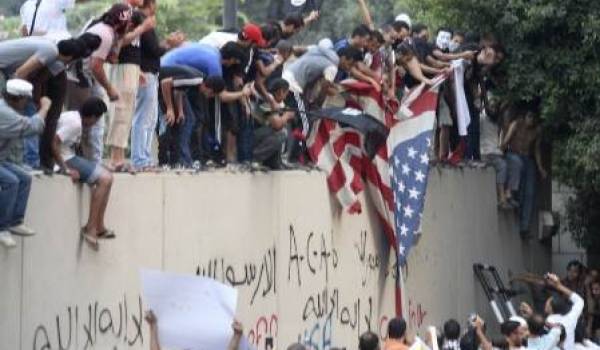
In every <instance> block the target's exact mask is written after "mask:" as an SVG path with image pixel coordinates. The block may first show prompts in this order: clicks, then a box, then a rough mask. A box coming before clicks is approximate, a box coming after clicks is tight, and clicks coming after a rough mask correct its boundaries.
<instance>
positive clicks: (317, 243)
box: [288, 225, 339, 286]
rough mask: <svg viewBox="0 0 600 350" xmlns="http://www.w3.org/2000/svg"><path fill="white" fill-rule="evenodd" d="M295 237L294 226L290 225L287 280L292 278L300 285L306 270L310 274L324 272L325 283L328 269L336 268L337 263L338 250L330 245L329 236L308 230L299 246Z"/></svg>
mask: <svg viewBox="0 0 600 350" xmlns="http://www.w3.org/2000/svg"><path fill="white" fill-rule="evenodd" d="M297 237H298V236H297V235H296V232H295V230H294V226H292V225H290V229H289V243H290V245H289V247H290V250H289V259H288V281H289V282H291V281H292V278H293V279H294V280H295V281H296V282H297V283H298V286H301V285H302V276H303V274H304V273H306V272H305V270H308V273H309V274H311V275H316V274H317V273H320V272H324V273H325V281H324V282H325V283H327V282H328V281H329V272H330V269H331V270H333V269H335V268H337V266H338V263H339V256H338V252H337V250H336V249H335V248H333V247H332V243H331V237H329V238H330V239H329V240H327V239H326V235H325V234H324V233H321V234H320V235H317V234H315V233H314V232H310V233H309V234H308V235H307V236H306V240H305V242H304V245H303V246H300V247H299V246H298V239H297ZM292 271H293V274H292Z"/></svg>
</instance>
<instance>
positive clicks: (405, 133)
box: [387, 84, 439, 266]
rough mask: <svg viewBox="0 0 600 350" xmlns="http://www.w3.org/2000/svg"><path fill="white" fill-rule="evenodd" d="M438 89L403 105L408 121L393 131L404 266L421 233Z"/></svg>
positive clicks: (391, 142) (412, 96) (410, 97)
mask: <svg viewBox="0 0 600 350" xmlns="http://www.w3.org/2000/svg"><path fill="white" fill-rule="evenodd" d="M438 86H439V84H436V85H434V87H433V88H431V89H427V90H426V89H425V88H424V86H420V87H418V88H417V89H415V90H414V91H412V92H411V93H410V94H408V96H407V97H406V98H405V100H404V101H403V103H402V107H401V111H402V113H403V114H404V119H402V120H401V121H400V122H398V123H396V125H394V127H392V129H391V132H390V137H389V138H388V142H387V146H388V152H389V154H390V155H391V157H390V160H389V165H390V172H391V177H392V188H393V191H394V214H395V221H394V227H395V231H396V237H397V244H398V247H397V253H398V263H399V264H400V265H401V266H403V265H405V264H406V259H407V257H408V253H409V251H410V249H411V247H412V246H413V245H414V242H415V238H416V236H417V235H419V234H420V233H421V218H422V215H423V207H424V205H425V194H426V192H427V174H428V173H429V152H430V150H431V144H432V142H433V138H434V136H435V135H434V125H435V117H436V109H437V102H438Z"/></svg>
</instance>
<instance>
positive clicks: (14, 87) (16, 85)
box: [6, 79, 33, 97]
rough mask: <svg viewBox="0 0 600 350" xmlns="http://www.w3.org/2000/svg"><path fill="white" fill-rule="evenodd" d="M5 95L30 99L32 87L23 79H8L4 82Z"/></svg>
mask: <svg viewBox="0 0 600 350" xmlns="http://www.w3.org/2000/svg"><path fill="white" fill-rule="evenodd" d="M6 93H8V94H9V95H12V96H23V97H31V96H32V94H33V85H31V83H30V82H28V81H26V80H23V79H10V80H8V81H7V82H6Z"/></svg>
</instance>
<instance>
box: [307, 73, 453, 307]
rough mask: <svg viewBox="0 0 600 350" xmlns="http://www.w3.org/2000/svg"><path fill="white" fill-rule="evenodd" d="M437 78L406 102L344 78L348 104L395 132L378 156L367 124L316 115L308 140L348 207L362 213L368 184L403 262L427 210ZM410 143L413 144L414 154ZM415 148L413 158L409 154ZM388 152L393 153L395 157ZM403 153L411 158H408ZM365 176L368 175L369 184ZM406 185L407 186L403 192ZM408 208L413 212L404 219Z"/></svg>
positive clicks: (314, 156) (399, 304)
mask: <svg viewBox="0 0 600 350" xmlns="http://www.w3.org/2000/svg"><path fill="white" fill-rule="evenodd" d="M437 81H438V83H437V84H436V85H434V87H432V88H430V89H425V88H424V86H419V87H417V88H415V89H414V90H412V91H411V92H410V93H409V94H408V95H407V96H406V97H405V98H404V99H403V101H402V104H401V105H398V103H397V101H395V100H386V99H385V98H384V97H383V96H382V94H381V93H378V92H376V91H375V90H374V89H372V88H371V87H370V85H368V84H366V83H362V82H357V81H346V82H344V83H343V85H344V86H345V88H346V90H347V91H346V93H348V95H347V97H346V106H347V107H349V108H355V109H359V110H361V111H363V113H365V114H366V115H369V116H371V117H373V118H374V119H376V120H378V121H379V122H380V123H381V124H383V125H385V127H386V128H387V130H389V132H390V134H389V137H388V139H387V147H380V148H379V149H378V150H377V152H376V153H375V155H374V156H370V155H369V154H368V153H367V152H366V151H365V148H364V145H365V135H364V133H363V132H362V130H359V129H356V128H353V127H351V126H348V125H347V124H340V123H338V122H337V121H336V120H333V119H326V118H325V119H319V120H317V121H316V122H315V123H314V124H313V129H312V131H311V134H310V135H309V138H308V140H307V146H308V149H309V154H310V156H311V158H312V160H313V161H314V162H315V164H316V165H317V166H318V167H319V168H321V169H322V170H324V171H325V172H326V173H327V182H328V184H329V189H330V191H331V192H332V194H333V195H334V196H335V197H336V198H337V199H338V201H339V202H340V204H341V205H342V207H343V208H344V209H346V210H347V211H348V212H350V213H360V212H361V210H362V208H361V206H360V202H359V201H358V194H359V193H360V192H362V191H363V190H364V189H365V188H366V189H367V193H368V196H369V198H370V199H371V202H372V203H373V204H374V206H375V209H376V211H377V215H378V217H379V219H380V223H381V227H382V231H383V233H384V234H385V236H386V238H387V241H388V243H389V244H390V246H391V247H394V248H395V249H396V250H397V253H398V262H399V264H400V265H403V264H405V263H406V256H407V254H408V251H409V249H410V247H411V246H412V244H413V243H414V237H415V235H416V232H417V231H418V228H419V225H420V218H421V213H422V211H423V204H424V199H425V189H426V185H427V172H428V170H429V160H428V159H426V158H425V157H423V158H421V156H422V155H423V154H425V156H427V153H428V150H429V146H430V145H431V142H432V138H433V135H432V134H433V125H434V124H433V123H434V120H435V112H436V107H437V91H438V87H439V84H440V83H441V81H443V78H438V79H437ZM411 146H412V148H413V150H411V153H410V155H409V154H408V151H409V148H410V147H411ZM403 151H404V153H405V155H404V156H403V154H402V152H403ZM413 152H414V157H415V158H414V159H413V158H412V157H410V156H412V155H413ZM388 155H392V156H391V161H390V157H388ZM396 156H398V157H396ZM400 157H405V158H407V160H405V161H404V163H403V162H402V161H400V159H401V158H400ZM396 158H397V159H398V160H399V163H398V166H399V167H400V168H399V169H400V171H399V172H398V171H396V169H397V166H396ZM402 159H404V158H402ZM409 160H410V161H409ZM425 160H427V161H425ZM413 161H414V162H413ZM405 163H406V165H407V166H408V168H409V169H408V170H409V173H408V175H411V174H412V176H413V178H412V179H410V178H403V176H406V175H407V174H403V170H404V168H403V165H405ZM411 172H412V173H411ZM417 176H418V179H417ZM363 178H364V179H366V185H365V183H364V182H363ZM401 180H402V181H404V183H403V186H400V185H399V184H400V181H401ZM409 181H410V182H409ZM409 185H410V187H408V188H407V186H409ZM413 187H414V188H413ZM402 188H403V189H404V192H402V193H400V189H402ZM415 197H416V199H415ZM411 201H412V202H411ZM409 206H410V207H409ZM405 209H408V210H405ZM411 210H412V213H411V212H410V211H411ZM405 214H406V215H410V217H408V216H407V217H406V219H405V218H404V215H405ZM408 219H411V220H412V221H411V220H408ZM413 227H414V229H412V231H411V228H413ZM397 233H399V235H397ZM400 283H401V278H398V286H397V287H398V288H397V290H396V309H397V314H398V315H400V314H401V313H402V312H401V309H402V301H401V299H402V298H401V288H400Z"/></svg>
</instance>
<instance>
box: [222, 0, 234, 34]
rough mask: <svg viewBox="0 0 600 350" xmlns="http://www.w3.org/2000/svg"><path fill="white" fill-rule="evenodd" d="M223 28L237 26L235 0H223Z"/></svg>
mask: <svg viewBox="0 0 600 350" xmlns="http://www.w3.org/2000/svg"><path fill="white" fill-rule="evenodd" d="M223 28H225V29H234V28H237V0H223Z"/></svg>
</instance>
